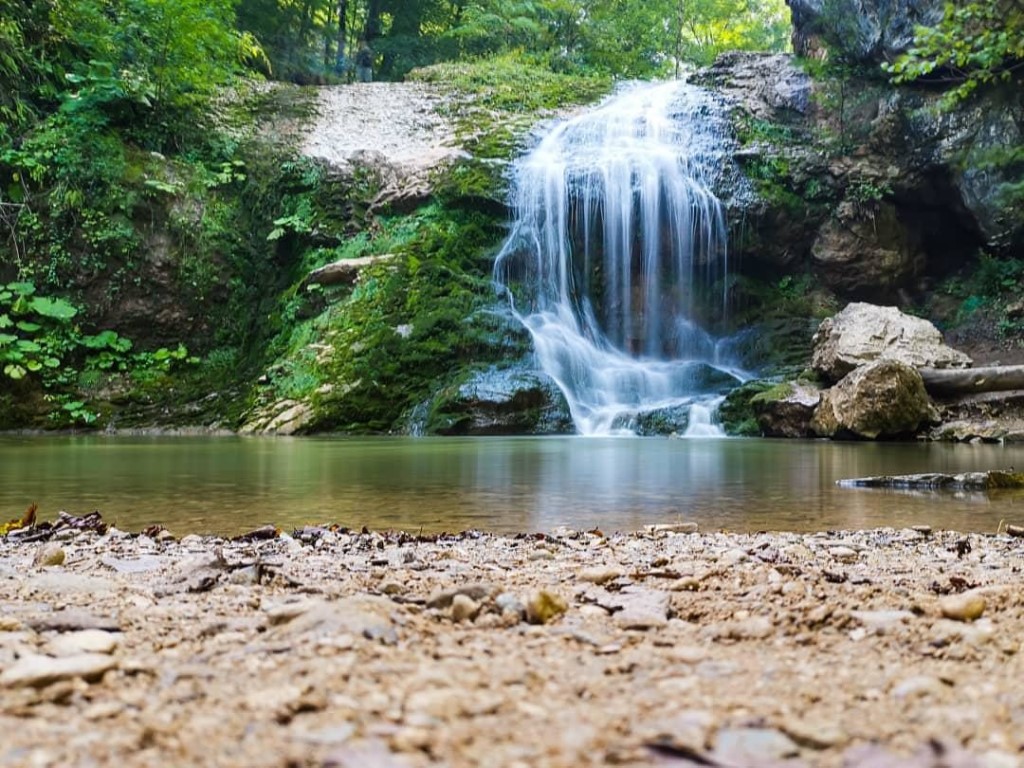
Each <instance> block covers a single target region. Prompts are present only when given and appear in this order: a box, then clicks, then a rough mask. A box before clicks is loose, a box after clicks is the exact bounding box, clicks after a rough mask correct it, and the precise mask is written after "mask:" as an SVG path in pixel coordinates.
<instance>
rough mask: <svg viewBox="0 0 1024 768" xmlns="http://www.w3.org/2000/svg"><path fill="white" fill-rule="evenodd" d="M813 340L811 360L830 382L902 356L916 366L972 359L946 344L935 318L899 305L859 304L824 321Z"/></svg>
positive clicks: (967, 362)
mask: <svg viewBox="0 0 1024 768" xmlns="http://www.w3.org/2000/svg"><path fill="white" fill-rule="evenodd" d="M811 341H812V344H813V345H814V356H813V358H812V363H811V364H812V366H813V368H814V370H815V371H817V372H818V373H819V374H821V375H822V376H823V377H824V378H825V379H827V380H828V381H830V382H836V381H839V380H840V379H842V378H843V377H844V376H846V375H847V374H849V373H850V372H851V371H853V370H854V369H855V368H857V367H858V366H862V365H865V364H867V363H871V362H874V361H876V360H896V361H899V362H901V363H903V364H905V365H908V366H911V367H914V368H921V367H928V368H969V367H970V366H971V358H969V357H968V356H967V355H965V354H964V353H963V352H960V351H958V350H955V349H953V348H952V347H950V346H947V345H946V344H945V343H943V341H942V334H941V333H939V330H938V329H937V328H936V327H935V326H934V325H932V324H931V323H930V322H929V321H927V320H925V319H923V318H920V317H914V316H913V315H907V314H904V313H903V312H900V311H899V310H898V309H897V308H896V307H878V306H875V305H874V304H866V303H864V302H853V303H851V304H848V305H847V306H846V308H845V309H843V311H841V312H839V313H838V314H837V315H835V316H833V317H829V318H826V319H825V320H823V321H822V322H821V325H820V326H818V331H817V333H815V334H814V338H813V339H812V340H811ZM918 378H920V376H919V377H918Z"/></svg>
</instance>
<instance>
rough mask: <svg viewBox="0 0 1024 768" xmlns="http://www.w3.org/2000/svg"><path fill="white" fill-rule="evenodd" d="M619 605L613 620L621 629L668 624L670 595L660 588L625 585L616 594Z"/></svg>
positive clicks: (653, 627) (655, 626)
mask: <svg viewBox="0 0 1024 768" xmlns="http://www.w3.org/2000/svg"><path fill="white" fill-rule="evenodd" d="M616 598H617V599H616V603H617V605H619V606H620V607H621V609H620V610H619V611H617V612H616V613H615V614H613V617H612V618H613V621H614V622H615V624H616V625H617V626H619V627H622V628H623V629H658V628H660V627H664V626H665V625H666V624H668V610H669V606H670V605H671V596H670V595H669V593H668V592H663V591H662V590H660V589H646V588H644V587H626V588H625V589H623V590H622V591H621V592H619V593H618V595H616Z"/></svg>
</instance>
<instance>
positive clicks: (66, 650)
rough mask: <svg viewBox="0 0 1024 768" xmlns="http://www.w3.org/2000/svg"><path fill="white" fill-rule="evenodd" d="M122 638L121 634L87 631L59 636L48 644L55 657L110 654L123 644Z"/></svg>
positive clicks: (97, 630)
mask: <svg viewBox="0 0 1024 768" xmlns="http://www.w3.org/2000/svg"><path fill="white" fill-rule="evenodd" d="M121 637H122V636H121V634H120V633H119V632H104V631H102V630H99V629H86V630H83V631H81V632H68V633H66V634H63V635H58V636H57V637H55V638H54V639H53V640H51V641H50V642H49V643H48V648H49V651H50V652H51V653H53V654H54V655H55V656H77V655H79V654H83V653H107V654H110V653H113V652H114V651H115V650H116V649H117V647H118V646H119V645H120V644H121Z"/></svg>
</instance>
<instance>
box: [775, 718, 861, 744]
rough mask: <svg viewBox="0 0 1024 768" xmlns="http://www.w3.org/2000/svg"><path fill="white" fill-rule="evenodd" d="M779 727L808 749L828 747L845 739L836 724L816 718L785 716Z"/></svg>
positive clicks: (844, 735)
mask: <svg viewBox="0 0 1024 768" xmlns="http://www.w3.org/2000/svg"><path fill="white" fill-rule="evenodd" d="M779 729H780V730H781V731H782V732H783V733H784V734H786V735H787V736H789V738H791V739H792V740H793V741H794V742H795V743H796V744H799V745H800V746H801V747H807V748H809V749H828V748H829V747H834V746H835V745H836V744H841V743H842V742H844V741H846V740H847V736H846V733H845V732H844V731H843V729H842V728H840V727H839V725H838V724H836V723H833V722H828V721H822V720H817V719H803V718H796V717H790V718H786V719H785V720H783V721H782V723H781V724H780V726H779Z"/></svg>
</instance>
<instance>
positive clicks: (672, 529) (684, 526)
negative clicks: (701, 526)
mask: <svg viewBox="0 0 1024 768" xmlns="http://www.w3.org/2000/svg"><path fill="white" fill-rule="evenodd" d="M644 530H645V531H647V532H648V533H696V532H697V524H696V523H657V524H655V525H645V526H644Z"/></svg>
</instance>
